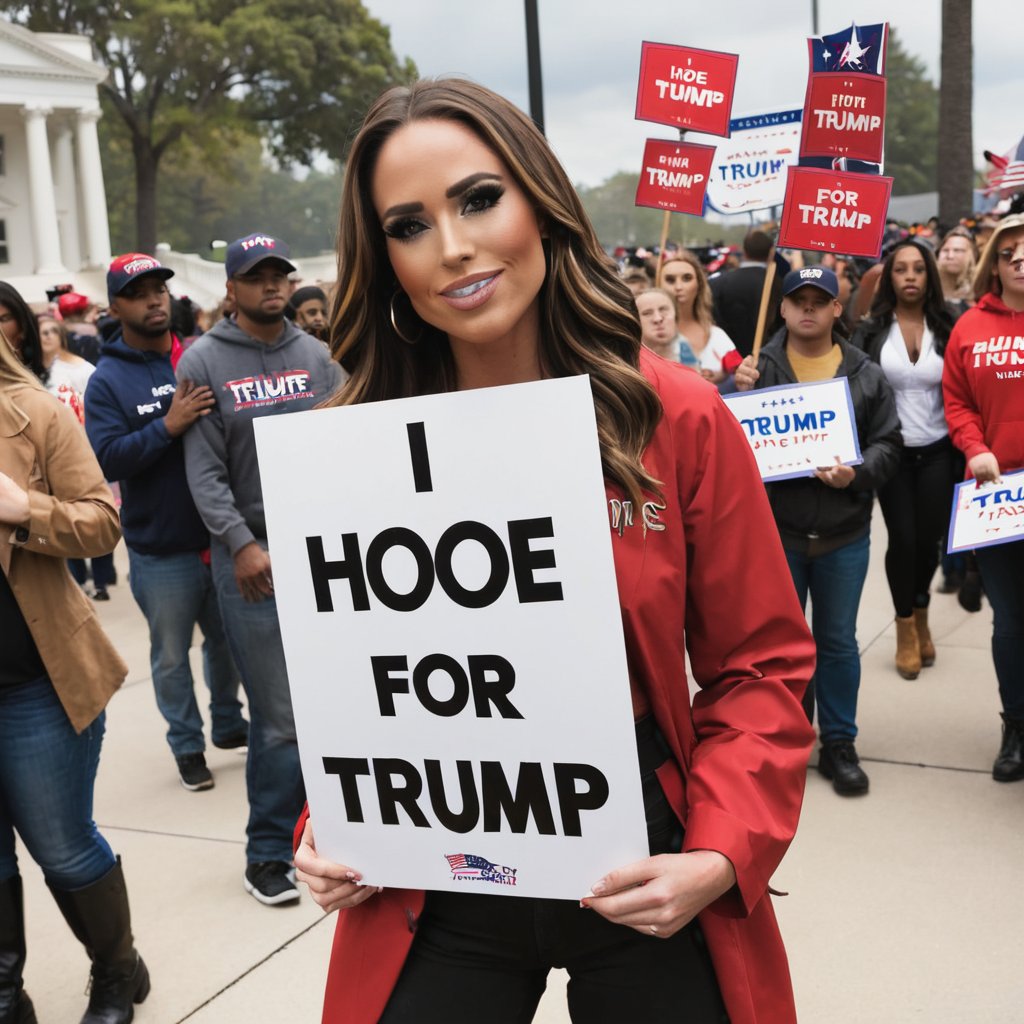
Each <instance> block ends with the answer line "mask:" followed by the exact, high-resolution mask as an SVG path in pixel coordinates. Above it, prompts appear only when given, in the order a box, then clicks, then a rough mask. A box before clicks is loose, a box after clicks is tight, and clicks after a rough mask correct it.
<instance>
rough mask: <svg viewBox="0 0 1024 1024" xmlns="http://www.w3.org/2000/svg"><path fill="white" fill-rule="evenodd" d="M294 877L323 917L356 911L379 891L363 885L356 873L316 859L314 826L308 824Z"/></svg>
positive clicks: (350, 869) (319, 858)
mask: <svg viewBox="0 0 1024 1024" xmlns="http://www.w3.org/2000/svg"><path fill="white" fill-rule="evenodd" d="M295 877H296V878H297V879H298V880H299V881H300V882H305V884H306V885H307V886H308V887H309V895H310V896H312V897H313V901H314V902H315V903H316V904H317V906H319V907H320V909H321V910H322V911H323V912H324V913H325V914H329V913H330V912H331V911H332V910H348V909H349V908H350V907H358V906H359V904H360V903H365V902H366V901H367V900H368V899H369V898H370V897H371V896H376V895H377V893H379V892H380V891H381V890H380V889H379V888H378V887H377V886H375V885H362V884H361V883H362V877H363V876H362V875H360V874H359V872H358V871H355V870H353V869H352V868H350V867H346V866H345V865H344V864H335V863H334V862H333V861H329V860H324V859H323V858H322V857H319V856H317V852H316V845H315V844H314V842H313V826H312V824H311V823H310V822H309V821H307V822H306V827H305V828H304V829H303V830H302V840H301V841H300V843H299V848H298V849H297V850H296V851H295Z"/></svg>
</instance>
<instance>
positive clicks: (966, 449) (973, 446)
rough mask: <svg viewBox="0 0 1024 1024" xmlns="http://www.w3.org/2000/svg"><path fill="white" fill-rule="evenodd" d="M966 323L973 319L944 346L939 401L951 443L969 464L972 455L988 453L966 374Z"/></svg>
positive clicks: (967, 356)
mask: <svg viewBox="0 0 1024 1024" xmlns="http://www.w3.org/2000/svg"><path fill="white" fill-rule="evenodd" d="M965 319H966V320H967V321H968V323H973V318H970V317H969V316H968V314H964V316H963V317H962V318H961V320H960V321H958V322H957V324H956V326H955V327H954V328H953V332H952V334H950V336H949V343H948V344H947V345H946V354H945V357H944V359H943V366H942V399H943V403H944V405H945V407H946V423H947V425H948V426H949V436H950V439H951V440H952V442H953V444H955V445H956V446H957V448H959V449H960V451H962V452H963V453H964V457H965V458H966V459H967V460H968V462H969V461H970V460H971V459H973V458H974V456H975V455H980V454H981V453H982V452H987V451H988V450H989V446H988V445H987V444H986V442H985V431H984V429H983V428H982V423H981V412H980V411H979V409H978V404H977V401H976V400H975V397H974V389H973V387H972V386H971V381H970V379H969V377H968V374H967V366H966V361H967V359H968V358H969V356H970V340H969V338H968V337H967V336H966V334H965V333H964V330H963V321H964V320H965Z"/></svg>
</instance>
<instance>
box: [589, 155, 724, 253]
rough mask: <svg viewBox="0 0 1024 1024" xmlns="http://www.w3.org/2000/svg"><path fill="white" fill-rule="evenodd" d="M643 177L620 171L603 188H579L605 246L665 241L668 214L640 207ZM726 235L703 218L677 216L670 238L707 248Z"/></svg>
mask: <svg viewBox="0 0 1024 1024" xmlns="http://www.w3.org/2000/svg"><path fill="white" fill-rule="evenodd" d="M638 181H639V175H638V174H635V173H633V172H632V171H619V173H618V174H615V175H613V176H612V177H610V178H608V179H607V180H605V181H603V182H602V183H601V184H600V185H594V186H590V187H588V186H586V185H577V186H576V191H577V193H579V197H580V199H581V200H582V202H583V206H584V207H585V208H586V211H587V215H588V216H589V217H590V220H591V222H592V223H593V225H594V230H595V231H596V232H597V237H598V238H599V239H601V242H602V244H603V245H606V246H614V245H628V246H633V245H643V246H648V247H650V246H652V245H657V244H658V241H659V239H660V238H661V224H662V220H663V218H664V214H663V213H662V212H661V211H660V210H654V209H651V208H649V207H644V206H636V205H635V200H636V187H637V183H638ZM722 236H723V229H722V227H721V225H718V224H708V223H707V222H706V221H704V220H703V219H702V218H700V217H691V216H689V215H688V214H683V213H674V214H672V218H671V220H670V222H669V238H670V239H671V240H672V241H675V242H680V243H684V244H689V245H706V244H708V243H709V241H710V240H711V239H712V238H714V239H718V238H721V237H722Z"/></svg>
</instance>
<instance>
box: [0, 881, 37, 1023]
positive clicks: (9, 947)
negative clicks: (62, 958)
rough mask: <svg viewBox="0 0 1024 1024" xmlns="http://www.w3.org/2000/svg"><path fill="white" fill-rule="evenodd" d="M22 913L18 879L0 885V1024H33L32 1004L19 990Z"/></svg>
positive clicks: (21, 962) (22, 958) (22, 933)
mask: <svg viewBox="0 0 1024 1024" xmlns="http://www.w3.org/2000/svg"><path fill="white" fill-rule="evenodd" d="M24 967H25V911H24V902H23V900H22V893H21V876H20V875H15V876H14V877H13V878H8V879H7V880H6V881H4V882H0V1024H36V1012H35V1010H34V1009H33V1008H32V1000H31V999H29V997H28V993H27V992H26V991H25V990H24V988H22V983H21V972H22V970H23V969H24Z"/></svg>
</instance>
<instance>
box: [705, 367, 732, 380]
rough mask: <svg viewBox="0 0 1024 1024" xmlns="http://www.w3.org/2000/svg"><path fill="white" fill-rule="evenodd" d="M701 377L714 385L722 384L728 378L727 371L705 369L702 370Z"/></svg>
mask: <svg viewBox="0 0 1024 1024" xmlns="http://www.w3.org/2000/svg"><path fill="white" fill-rule="evenodd" d="M700 375H701V376H702V377H703V378H704V379H705V380H707V381H710V382H711V383H712V384H721V383H722V381H723V380H725V378H726V376H727V374H726V372H725V370H707V369H704V368H703V367H702V368H701V371H700Z"/></svg>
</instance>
